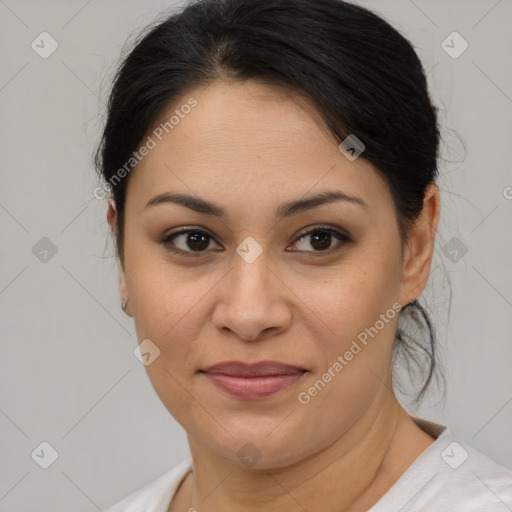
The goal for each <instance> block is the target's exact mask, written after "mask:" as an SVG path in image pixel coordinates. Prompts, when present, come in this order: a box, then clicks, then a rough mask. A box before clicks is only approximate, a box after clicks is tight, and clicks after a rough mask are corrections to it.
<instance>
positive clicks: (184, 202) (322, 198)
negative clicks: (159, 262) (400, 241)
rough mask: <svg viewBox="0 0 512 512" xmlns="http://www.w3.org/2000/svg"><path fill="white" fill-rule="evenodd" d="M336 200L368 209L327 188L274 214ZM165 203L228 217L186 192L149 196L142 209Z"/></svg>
mask: <svg viewBox="0 0 512 512" xmlns="http://www.w3.org/2000/svg"><path fill="white" fill-rule="evenodd" d="M337 201H345V202H347V203H349V204H355V205H359V206H362V207H363V208H365V209H366V210H368V205H367V204H366V203H365V202H364V201H363V199H361V198H360V197H357V196H353V195H350V194H347V193H345V192H343V191H341V190H327V191H323V192H320V193H318V194H315V195H310V196H306V197H303V198H301V199H297V200H293V201H289V202H286V203H283V204H282V205H281V206H280V207H279V208H278V209H277V210H276V214H275V216H276V219H277V220H282V219H284V218H286V217H290V216H292V215H296V214H298V213H301V212H304V211H307V210H311V209H313V208H316V207H318V206H321V205H324V204H329V203H334V202H337ZM166 203H173V204H178V205H181V206H184V207H186V208H189V209H190V210H194V211H195V212H198V213H205V214H207V215H213V216H215V217H220V218H221V219H227V217H228V214H227V211H226V210H225V209H224V208H222V207H221V206H219V205H216V204H214V203H212V202H210V201H206V200H205V199H200V198H198V197H194V196H190V195H187V194H178V193H174V194H173V193H170V192H164V193H163V194H159V195H157V196H155V197H153V198H151V199H150V200H149V201H148V202H147V204H146V206H145V207H144V209H146V208H148V207H150V206H156V205H159V204H166Z"/></svg>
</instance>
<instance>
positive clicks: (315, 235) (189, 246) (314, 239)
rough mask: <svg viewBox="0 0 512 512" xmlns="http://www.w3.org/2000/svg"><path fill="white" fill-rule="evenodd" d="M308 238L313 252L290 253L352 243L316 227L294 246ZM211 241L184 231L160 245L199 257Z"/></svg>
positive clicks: (325, 250)
mask: <svg viewBox="0 0 512 512" xmlns="http://www.w3.org/2000/svg"><path fill="white" fill-rule="evenodd" d="M308 238H309V239H310V241H309V242H308V243H309V245H310V247H312V248H313V251H310V250H307V249H293V251H292V252H294V251H298V252H317V253H330V252H332V249H333V248H335V247H336V245H338V247H336V249H339V248H341V246H342V245H343V244H347V243H351V242H352V239H351V238H350V237H349V236H348V235H347V234H345V233H342V232H339V231H337V230H335V229H332V228H327V227H317V228H315V229H312V230H310V231H308V232H306V233H303V234H302V235H300V237H299V238H298V239H297V241H296V242H295V244H300V243H302V244H304V240H305V239H308ZM336 240H337V241H338V244H336V243H335V245H334V246H333V245H332V243H333V242H336ZM212 241H214V239H213V237H212V236H211V235H210V234H209V233H208V232H206V231H202V230H198V229H184V230H182V231H179V232H176V233H171V234H170V235H168V236H166V237H165V238H164V239H163V240H161V243H162V245H164V247H166V248H167V249H168V250H170V251H172V252H175V253H179V254H182V255H185V256H199V255H200V254H201V253H204V252H207V249H208V247H209V245H210V243H211V242H212ZM180 244H181V247H180ZM306 245H307V244H306ZM336 249H335V250H336Z"/></svg>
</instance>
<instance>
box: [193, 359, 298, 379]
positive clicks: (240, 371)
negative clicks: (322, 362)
mask: <svg viewBox="0 0 512 512" xmlns="http://www.w3.org/2000/svg"><path fill="white" fill-rule="evenodd" d="M201 371H203V372H206V373H218V374H222V375H231V376H235V377H236V376H239V377H261V376H269V375H293V374H295V373H300V372H304V371H305V370H304V369H303V368H299V367H297V366H292V365H290V364H286V363H280V362H278V361H259V362H257V363H243V362H241V361H224V362H222V363H218V364H215V365H213V366H208V367H207V368H203V369H202V370H201Z"/></svg>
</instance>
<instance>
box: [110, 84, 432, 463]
mask: <svg viewBox="0 0 512 512" xmlns="http://www.w3.org/2000/svg"><path fill="white" fill-rule="evenodd" d="M191 97H193V98H194V99H195V101H196V102H197V103H194V102H193V101H191V102H189V103H187V102H188V101H189V98H191ZM186 104H189V105H192V104H194V105H195V106H193V107H192V108H187V107H183V105H186ZM301 105H302V106H301ZM307 106H308V104H307V102H306V101H305V100H303V101H302V102H301V101H300V100H299V98H298V97H292V95H291V93H289V92H288V93H285V92H284V91H283V90H281V89H277V88H273V87H269V86H266V85H263V84H260V83H257V82H253V81H247V82H243V83H230V82H221V81H217V82H214V83H213V84H211V85H210V86H208V87H207V88H205V89H196V90H194V91H191V93H190V94H188V95H185V96H184V97H183V98H182V99H181V100H180V101H179V102H177V103H176V104H175V105H174V106H173V108H172V109H171V110H169V112H166V113H165V115H164V116H162V122H163V123H165V122H166V121H168V120H169V118H170V117H171V115H173V114H174V113H175V111H176V110H178V117H175V118H174V119H173V121H172V128H169V127H170V126H171V124H168V125H167V131H166V130H165V129H163V130H162V129H160V130H158V129H157V130H158V131H156V132H153V134H151V137H152V139H153V142H154V143H155V144H153V143H151V142H149V143H148V144H147V146H148V147H149V146H154V147H151V149H150V150H149V151H148V154H147V156H145V157H144V159H143V160H142V161H141V163H140V164H139V165H138V167H137V168H136V169H135V170H134V171H132V172H133V174H132V175H131V176H130V182H129V186H128V190H127V197H126V217H125V238H124V250H125V252H124V269H123V271H122V272H121V281H120V282H121V293H122V295H125V296H128V297H129V302H128V307H127V309H126V311H127V312H128V314H130V315H132V316H133V317H134V320H135V325H136V331H137V336H138V340H139V342H142V341H143V340H151V341H150V342H147V341H145V342H144V343H145V345H144V346H143V347H144V348H143V350H142V351H143V352H147V353H148V355H146V358H147V362H148V363H150V364H148V365H147V366H146V369H147V372H148V375H149V378H150V380H151V383H152V385H153V386H154V389H155V390H156V392H157V394H158V396H159V397H160V399H161V400H162V402H163V403H164V405H165V406H166V408H167V409H168V410H169V412H170V413H171V414H172V415H173V416H174V417H175V418H176V420H177V421H178V422H179V423H180V424H181V425H182V426H183V427H184V428H185V430H186V431H187V433H188V435H189V440H192V442H195V443H199V444H200V445H202V446H205V447H208V449H209V450H211V453H214V454H216V455H218V456H219V457H222V458H224V459H228V460H231V461H234V462H238V461H241V460H242V458H243V456H245V455H247V454H249V455H252V456H253V458H254V457H256V458H260V457H261V459H260V461H259V465H258V467H260V468H261V467H278V466H280V465H287V464H292V463H294V462H296V461H298V460H301V459H303V458H305V457H308V456H310V455H312V454H314V453H317V452H319V451H320V450H322V449H324V448H326V447H327V446H329V445H330V444H332V443H333V442H334V441H336V440H337V439H338V438H340V436H342V435H343V434H344V433H345V432H346V431H347V430H348V429H349V428H350V427H351V426H352V425H353V424H354V423H355V422H356V421H357V420H358V419H359V418H361V417H362V415H363V414H364V413H365V411H367V410H368V408H369V407H370V405H371V404H372V402H374V401H375V400H376V399H377V398H376V397H378V396H380V395H379V394H378V391H379V390H381V386H383V382H384V383H387V384H388V385H389V384H390V376H389V366H390V353H391V349H392V345H393V340H394V336H395V331H396V326H397V321H398V309H399V308H400V306H404V305H405V304H407V302H408V301H409V300H410V299H412V298H415V297H417V296H418V295H419V294H420V293H421V291H422V289H423V286H424V283H425V281H426V276H427V275H428V271H429V268H428V267H429V263H430V261H428V262H427V263H428V264H427V265H423V267H422V268H421V269H420V268H419V267H420V265H419V264H418V265H416V266H414V265H413V263H414V258H412V256H411V254H412V253H411V252H410V251H409V250H408V248H407V247H406V248H405V252H404V255H403V257H402V253H401V240H400V237H399V232H398V225H397V221H396V217H395V213H394V206H393V200H392V196H391V193H390V191H389V189H388V186H387V185H386V183H385V181H383V179H382V178H381V177H380V176H379V174H378V173H377V172H376V171H375V169H374V168H372V166H371V165H370V164H369V163H368V162H367V161H365V160H364V159H363V158H357V159H356V160H350V159H349V158H347V156H345V154H343V153H342V152H341V151H340V150H339V148H338V145H337V143H336V141H335V140H334V139H333V138H331V136H330V135H329V132H328V130H327V129H326V127H325V126H324V125H323V124H322V122H321V121H320V120H319V118H318V116H316V115H315V114H314V113H313V110H312V108H311V107H310V108H309V109H308V108H307ZM177 119H179V121H177ZM167 132H168V133H167ZM155 134H158V136H156V135H155ZM160 139H161V140H160ZM145 142H147V141H145ZM363 142H364V141H363ZM363 156H364V153H363ZM321 193H323V194H327V193H328V194H334V193H337V194H340V196H341V195H342V194H345V195H347V196H351V197H352V198H357V199H353V200H346V199H336V200H333V201H330V202H327V201H325V202H322V201H320V200H319V201H312V202H310V203H307V202H306V203H303V202H304V201H305V200H306V199H308V198H310V197H313V196H317V195H319V194H321ZM162 194H182V195H187V196H191V198H193V199H194V200H195V201H196V202H200V201H205V202H208V203H211V204H213V205H215V207H216V208H217V209H218V210H222V212H223V214H224V215H223V216H222V217H221V216H219V215H217V214H214V213H211V212H210V213H208V212H207V211H206V210H207V209H206V208H205V207H203V208H199V209H200V210H202V211H195V210H194V209H191V208H189V207H186V206H184V205H182V204H177V203H175V202H172V201H163V200H160V201H153V203H154V204H150V203H151V200H152V199H153V198H156V197H158V196H160V198H162V197H163V196H162ZM296 201H300V205H302V206H300V205H299V206H300V207H289V204H291V203H293V202H296ZM190 204H191V202H190ZM287 205H288V206H287ZM216 213H219V212H216ZM114 215H115V214H114V213H113V211H112V210H110V211H109V222H110V223H111V225H112V226H113V225H114V218H115V217H114ZM182 229H189V230H190V231H191V232H190V233H188V234H187V233H185V234H181V235H178V236H176V237H175V238H174V239H170V240H168V241H167V242H163V240H164V239H165V238H166V237H168V236H169V235H171V234H175V233H176V232H178V231H180V230H182ZM315 229H316V231H314V230H315ZM328 230H332V231H328ZM312 231H313V232H312ZM198 232H199V233H198ZM338 233H339V235H338ZM345 237H348V238H345ZM175 251H176V252H175ZM427 251H428V248H427ZM425 266H426V267H427V268H424V267H425ZM148 343H149V344H148ZM156 347H157V348H156ZM158 350H159V351H160V352H159V355H158V356H157V357H156V358H155V356H156V355H157V354H158ZM226 361H228V362H229V361H239V362H245V363H254V362H260V361H277V362H280V363H286V364H288V365H292V366H294V367H296V368H298V369H300V370H301V371H300V372H298V373H294V374H293V378H292V377H290V376H288V377H286V378H285V377H277V378H276V377H273V378H267V380H265V379H263V380H265V382H266V383H267V384H262V386H263V389H266V390H267V391H268V394H265V393H263V391H262V387H261V386H260V387H259V388H258V386H253V387H255V391H253V392H252V394H251V393H249V392H244V391H243V390H242V391H240V393H241V395H240V394H239V395H236V394H233V393H232V392H229V391H226V390H225V389H221V388H220V387H219V386H217V385H216V384H215V382H216V379H215V378H214V377H212V374H207V373H204V372H203V371H202V370H204V369H206V368H207V367H210V366H212V365H216V364H218V363H221V362H226ZM221 379H222V378H221ZM227 380H229V378H227ZM235 380H236V382H234V381H231V380H229V382H231V384H233V383H234V384H233V385H235V386H236V385H237V383H240V382H248V381H247V380H245V381H242V380H241V379H235ZM263 380H260V383H261V382H263ZM252 382H253V383H254V382H255V381H254V379H253V380H252ZM269 382H270V383H271V384H269ZM315 383H316V385H315ZM273 384H276V388H272V390H269V388H265V385H270V386H271V385H273ZM285 385H286V386H287V387H281V388H279V386H285ZM248 387H250V386H249V385H248ZM251 389H252V387H251ZM276 389H278V390H277V391H276ZM271 391H273V392H271ZM244 393H245V394H244ZM247 443H252V444H251V445H247ZM244 460H245V459H244Z"/></svg>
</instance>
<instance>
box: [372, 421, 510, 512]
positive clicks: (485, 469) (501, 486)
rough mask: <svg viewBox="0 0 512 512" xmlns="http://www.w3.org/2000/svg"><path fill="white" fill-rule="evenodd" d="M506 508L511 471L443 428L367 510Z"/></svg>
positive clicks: (453, 511)
mask: <svg viewBox="0 0 512 512" xmlns="http://www.w3.org/2000/svg"><path fill="white" fill-rule="evenodd" d="M389 510H401V511H402V512H408V511H410V512H413V511H420V510H421V511H423V510H425V511H426V510H428V511H432V510H450V512H477V511H478V512H481V511H483V510H485V512H505V511H506V510H512V471H511V470H510V469H508V468H506V467H504V466H501V465H500V464H498V463H497V462H495V461H494V460H492V459H491V458H489V457H487V456H486V455H484V454H483V453H482V452H480V451H479V450H477V449H476V448H474V447H473V446H471V445H470V444H469V443H466V442H465V441H462V440H460V439H457V438H455V437H454V436H453V435H452V433H451V432H450V431H449V430H448V429H446V430H444V431H443V433H442V434H441V435H439V437H438V438H437V439H436V441H435V442H434V443H433V444H432V445H431V446H430V447H429V448H427V450H425V451H424V452H423V453H422V454H421V455H420V456H419V457H418V459H417V460H416V461H415V462H414V463H413V464H412V465H411V466H410V467H409V468H408V469H407V471H406V472H405V473H404V474H403V475H402V476H401V477H400V479H399V480H398V481H397V482H396V483H395V485H394V486H393V487H392V488H391V489H390V490H389V491H388V492H387V493H386V494H385V495H384V496H383V497H382V499H381V500H380V501H379V502H378V503H377V504H376V505H375V506H374V507H372V508H371V512H385V511H386V512H387V511H389Z"/></svg>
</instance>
